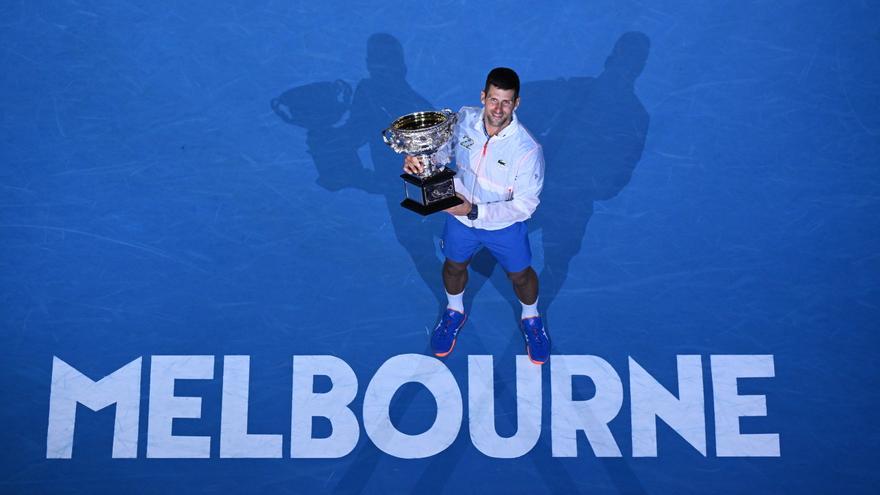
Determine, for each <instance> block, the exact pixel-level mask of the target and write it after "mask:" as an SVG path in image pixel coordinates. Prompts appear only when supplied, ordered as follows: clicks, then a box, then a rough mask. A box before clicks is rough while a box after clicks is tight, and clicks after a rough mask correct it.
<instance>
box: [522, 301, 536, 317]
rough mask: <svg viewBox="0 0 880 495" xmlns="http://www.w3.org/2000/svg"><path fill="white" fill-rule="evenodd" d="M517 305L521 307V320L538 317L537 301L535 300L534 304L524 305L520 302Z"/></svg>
mask: <svg viewBox="0 0 880 495" xmlns="http://www.w3.org/2000/svg"><path fill="white" fill-rule="evenodd" d="M519 303H520V304H522V307H523V310H522V319H523V320H525V319H526V318H534V317H535V316H538V300H537V299H535V304H526V303H524V302H522V301H520V302H519Z"/></svg>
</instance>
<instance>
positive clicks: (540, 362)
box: [452, 343, 547, 366]
mask: <svg viewBox="0 0 880 495" xmlns="http://www.w3.org/2000/svg"><path fill="white" fill-rule="evenodd" d="M452 345H453V346H455V344H454V343H453V344H452ZM526 354H528V355H529V361H531V362H532V364H537V365H538V366H541V365H542V364H544V363H546V362H547V360H546V359H545V360H543V361H535V360H534V359H532V353H531V352H530V351H529V346H526Z"/></svg>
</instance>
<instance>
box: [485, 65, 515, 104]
mask: <svg viewBox="0 0 880 495" xmlns="http://www.w3.org/2000/svg"><path fill="white" fill-rule="evenodd" d="M489 86H495V87H496V88H498V89H512V90H513V99H514V100H516V99H517V98H519V76H518V75H516V72H514V71H513V69H508V68H507V67H495V68H494V69H492V70H490V71H489V75H488V76H486V87H485V88H484V89H483V92H485V93H488V92H489Z"/></svg>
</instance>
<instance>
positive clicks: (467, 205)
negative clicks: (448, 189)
mask: <svg viewBox="0 0 880 495" xmlns="http://www.w3.org/2000/svg"><path fill="white" fill-rule="evenodd" d="M455 195H456V196H458V197H459V198H461V200H462V201H464V202H463V203H462V204H460V205H455V206H453V207H452V208H447V209H445V210H443V211H445V212H446V213H449V214H450V215H456V216H460V217H462V216H465V215H467V214H468V213H470V212H471V202H470V201H468V200H467V199H465V197H464V196H462V195H461V194H459V193H455Z"/></svg>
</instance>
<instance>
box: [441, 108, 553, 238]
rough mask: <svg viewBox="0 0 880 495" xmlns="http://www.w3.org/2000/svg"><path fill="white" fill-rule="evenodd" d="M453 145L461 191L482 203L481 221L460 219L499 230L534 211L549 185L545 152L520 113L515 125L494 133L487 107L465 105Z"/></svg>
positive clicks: (488, 228)
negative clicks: (486, 123)
mask: <svg viewBox="0 0 880 495" xmlns="http://www.w3.org/2000/svg"><path fill="white" fill-rule="evenodd" d="M452 146H453V149H454V153H455V161H456V168H457V174H456V176H455V191H456V192H458V193H460V194H461V195H462V196H464V197H465V198H467V200H468V201H470V202H471V203H473V204H476V205H478V216H477V219H476V220H473V221H472V220H469V219H468V218H467V216H456V217H455V218H457V219H458V220H459V221H460V222H461V223H463V224H465V225H467V226H469V227H475V228H478V229H485V230H498V229H503V228H505V227H508V226H510V225H513V224H514V223H516V222H522V221H525V220H528V219H529V218H530V217H531V216H532V214H533V213H534V212H535V209H536V208H537V207H538V203H539V202H540V200H539V199H538V197H539V196H540V194H541V189H542V188H543V186H544V154H543V152H542V151H541V145H540V144H538V142H537V141H536V140H535V138H534V137H532V135H531V134H530V133H529V131H528V130H526V128H525V127H523V126H522V125H520V123H519V120H518V119H517V117H516V113H515V112H514V114H513V117H512V120H511V122H510V124H508V126H507V127H505V128H504V129H503V130H502V131H501V132H499V133H498V134H497V135H495V136H492V137H491V138H490V137H489V136H488V134H487V133H486V128H485V126H484V124H483V109H482V108H478V107H462V109H461V110H459V112H458V122H457V123H456V125H455V134H454V139H453V141H452Z"/></svg>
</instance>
